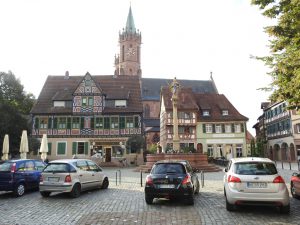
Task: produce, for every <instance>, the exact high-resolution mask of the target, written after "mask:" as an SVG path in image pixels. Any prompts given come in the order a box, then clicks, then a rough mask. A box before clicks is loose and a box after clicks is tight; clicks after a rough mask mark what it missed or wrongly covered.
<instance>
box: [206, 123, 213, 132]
mask: <svg viewBox="0 0 300 225" xmlns="http://www.w3.org/2000/svg"><path fill="white" fill-rule="evenodd" d="M205 129H206V133H212V125H211V124H206V125H205Z"/></svg>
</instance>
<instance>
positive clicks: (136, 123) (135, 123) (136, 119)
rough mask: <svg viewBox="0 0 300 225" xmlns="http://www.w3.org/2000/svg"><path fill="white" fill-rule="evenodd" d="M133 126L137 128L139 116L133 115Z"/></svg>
mask: <svg viewBox="0 0 300 225" xmlns="http://www.w3.org/2000/svg"><path fill="white" fill-rule="evenodd" d="M134 127H135V128H139V117H138V116H135V117H134Z"/></svg>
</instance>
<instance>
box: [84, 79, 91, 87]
mask: <svg viewBox="0 0 300 225" xmlns="http://www.w3.org/2000/svg"><path fill="white" fill-rule="evenodd" d="M91 85H92V81H91V80H88V79H86V80H85V86H87V87H90V86H91Z"/></svg>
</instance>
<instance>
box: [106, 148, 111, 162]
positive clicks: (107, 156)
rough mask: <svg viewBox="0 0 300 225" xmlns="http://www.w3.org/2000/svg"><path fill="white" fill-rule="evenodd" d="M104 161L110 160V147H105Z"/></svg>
mask: <svg viewBox="0 0 300 225" xmlns="http://www.w3.org/2000/svg"><path fill="white" fill-rule="evenodd" d="M105 162H111V148H106V149H105Z"/></svg>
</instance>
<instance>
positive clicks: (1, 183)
mask: <svg viewBox="0 0 300 225" xmlns="http://www.w3.org/2000/svg"><path fill="white" fill-rule="evenodd" d="M45 166H46V164H45V163H44V162H42V161H39V160H33V159H17V160H6V161H2V162H0V191H13V193H14V194H15V195H16V196H17V197H19V196H22V195H23V194H24V193H25V191H27V190H34V189H36V190H38V188H39V182H40V176H41V172H42V170H43V169H44V167H45Z"/></svg>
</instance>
